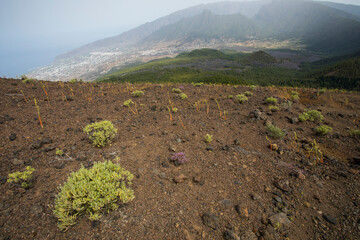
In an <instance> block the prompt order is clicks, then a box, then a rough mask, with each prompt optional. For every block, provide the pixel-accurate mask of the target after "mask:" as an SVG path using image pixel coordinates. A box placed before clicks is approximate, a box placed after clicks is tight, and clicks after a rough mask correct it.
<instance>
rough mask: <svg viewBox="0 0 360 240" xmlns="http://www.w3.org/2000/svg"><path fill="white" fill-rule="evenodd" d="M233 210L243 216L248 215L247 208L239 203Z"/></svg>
mask: <svg viewBox="0 0 360 240" xmlns="http://www.w3.org/2000/svg"><path fill="white" fill-rule="evenodd" d="M235 210H236V211H237V212H238V213H239V214H240V216H241V217H243V218H248V217H249V210H248V209H247V208H244V207H241V206H240V205H236V206H235Z"/></svg>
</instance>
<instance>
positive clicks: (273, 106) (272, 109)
mask: <svg viewBox="0 0 360 240" xmlns="http://www.w3.org/2000/svg"><path fill="white" fill-rule="evenodd" d="M279 109H280V108H279V107H278V106H275V105H270V106H269V110H270V111H272V112H276V111H279Z"/></svg>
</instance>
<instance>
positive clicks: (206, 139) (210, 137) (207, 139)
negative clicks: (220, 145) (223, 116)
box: [205, 134, 213, 143]
mask: <svg viewBox="0 0 360 240" xmlns="http://www.w3.org/2000/svg"><path fill="white" fill-rule="evenodd" d="M212 137H213V136H212V135H210V134H206V135H205V142H207V143H211V142H212Z"/></svg>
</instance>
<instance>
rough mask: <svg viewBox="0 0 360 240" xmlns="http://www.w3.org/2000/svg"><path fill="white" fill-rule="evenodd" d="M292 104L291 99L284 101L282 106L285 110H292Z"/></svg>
mask: <svg viewBox="0 0 360 240" xmlns="http://www.w3.org/2000/svg"><path fill="white" fill-rule="evenodd" d="M291 106H292V102H291V101H289V100H286V101H285V102H283V103H282V105H281V107H282V109H284V110H290V109H291Z"/></svg>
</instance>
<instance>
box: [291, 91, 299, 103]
mask: <svg viewBox="0 0 360 240" xmlns="http://www.w3.org/2000/svg"><path fill="white" fill-rule="evenodd" d="M290 95H291V99H292V100H293V101H295V102H297V101H299V100H300V96H299V93H298V92H296V91H291V93H290Z"/></svg>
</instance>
